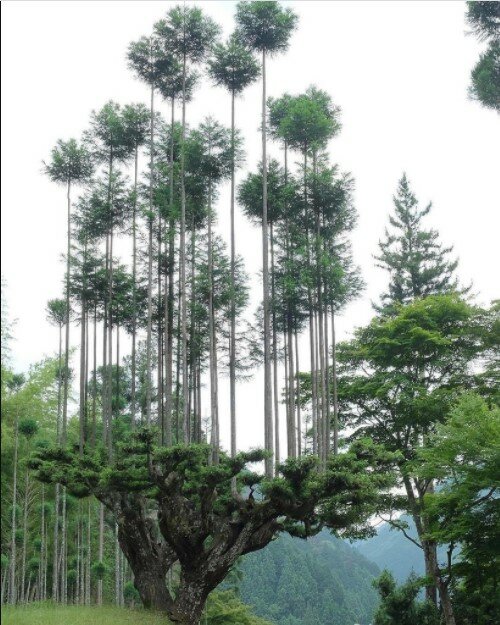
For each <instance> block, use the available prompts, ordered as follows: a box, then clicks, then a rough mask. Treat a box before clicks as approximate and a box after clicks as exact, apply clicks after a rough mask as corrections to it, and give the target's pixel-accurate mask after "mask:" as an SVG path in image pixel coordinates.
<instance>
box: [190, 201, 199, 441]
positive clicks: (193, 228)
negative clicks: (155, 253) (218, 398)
mask: <svg viewBox="0 0 500 625" xmlns="http://www.w3.org/2000/svg"><path fill="white" fill-rule="evenodd" d="M195 307H196V226H195V221H194V213H193V215H192V218H191V305H190V311H191V312H190V321H191V323H190V328H189V336H190V337H191V342H190V347H191V349H190V350H189V410H188V414H189V424H188V431H189V437H190V441H191V440H196V437H195V428H196V425H195V424H196V406H197V404H196V377H195V374H194V371H195V364H196V349H195V336H196V319H195V312H194V311H195ZM191 415H192V417H193V421H192V422H191ZM191 437H193V438H191Z"/></svg>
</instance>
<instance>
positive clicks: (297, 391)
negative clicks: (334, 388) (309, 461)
mask: <svg viewBox="0 0 500 625" xmlns="http://www.w3.org/2000/svg"><path fill="white" fill-rule="evenodd" d="M294 341H295V371H296V372H297V375H296V378H297V379H296V384H295V401H296V402H297V453H298V456H299V457H300V456H301V455H302V415H301V411H300V377H299V373H300V363H299V339H298V332H297V328H295V330H294Z"/></svg>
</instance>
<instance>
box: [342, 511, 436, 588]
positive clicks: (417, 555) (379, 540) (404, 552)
mask: <svg viewBox="0 0 500 625" xmlns="http://www.w3.org/2000/svg"><path fill="white" fill-rule="evenodd" d="M401 520H402V521H404V522H406V523H408V529H407V530H406V533H407V534H408V535H409V536H410V537H411V538H413V540H418V536H417V531H416V529H415V524H414V523H413V521H412V519H411V518H410V517H408V516H403V517H402V519H401ZM354 546H355V548H356V549H357V551H359V553H361V554H362V555H363V556H364V557H365V558H367V559H368V560H370V561H371V562H373V563H374V564H376V565H377V566H378V567H379V568H380V569H381V570H382V569H387V570H389V571H391V573H392V574H393V575H394V577H395V578H396V580H398V581H399V582H404V581H405V580H406V579H407V578H408V576H409V575H410V574H411V573H412V571H413V572H414V573H416V574H417V575H425V567H424V562H423V559H422V553H421V552H422V550H421V549H419V548H418V546H417V545H416V544H415V543H413V542H411V540H408V539H407V538H405V536H404V535H403V534H402V533H401V532H399V531H398V530H396V529H394V528H393V529H391V528H390V526H389V525H387V523H382V524H381V525H380V526H379V527H378V528H377V535H376V536H373V537H372V538H369V539H367V540H360V541H356V542H355V544H354ZM438 557H439V560H440V561H441V562H445V561H446V550H445V549H443V548H440V549H438Z"/></svg>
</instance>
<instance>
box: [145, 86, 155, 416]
mask: <svg viewBox="0 0 500 625" xmlns="http://www.w3.org/2000/svg"><path fill="white" fill-rule="evenodd" d="M150 113H151V125H150V146H149V150H150V158H149V169H150V177H149V219H148V222H149V223H148V228H149V238H148V318H147V336H146V425H147V426H148V427H149V426H150V425H151V395H152V393H151V386H152V380H151V360H152V359H151V348H152V345H151V342H152V339H151V334H152V316H153V216H152V215H153V177H154V172H153V168H154V87H153V86H151V111H150Z"/></svg>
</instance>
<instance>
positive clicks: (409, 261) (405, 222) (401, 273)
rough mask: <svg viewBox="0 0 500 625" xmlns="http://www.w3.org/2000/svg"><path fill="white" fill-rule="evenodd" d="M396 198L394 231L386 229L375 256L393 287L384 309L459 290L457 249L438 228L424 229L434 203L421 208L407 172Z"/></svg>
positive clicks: (401, 181) (386, 298)
mask: <svg viewBox="0 0 500 625" xmlns="http://www.w3.org/2000/svg"><path fill="white" fill-rule="evenodd" d="M393 201H394V207H395V214H394V216H391V217H390V218H389V223H390V224H391V226H392V230H391V231H390V230H388V229H386V232H385V239H384V240H383V241H380V242H379V248H380V254H379V255H378V256H376V257H375V259H376V260H377V261H378V266H379V267H381V268H382V269H385V270H386V271H388V272H389V277H390V282H389V288H388V291H387V292H386V293H384V294H383V295H382V296H381V300H382V309H386V310H387V311H390V310H391V309H392V308H393V307H394V305H395V304H407V303H408V302H411V301H412V300H414V299H416V298H418V297H427V296H428V295H436V294H439V293H449V292H451V291H455V290H457V289H458V282H457V279H456V278H455V277H454V272H455V269H456V268H457V265H458V262H457V261H456V260H450V259H449V254H450V253H451V252H452V250H453V248H452V247H451V246H450V247H443V246H442V244H441V243H440V242H439V234H438V232H437V231H436V230H426V229H425V228H424V226H423V223H422V222H423V219H424V217H426V216H427V215H428V214H429V212H430V210H431V208H432V204H428V205H427V206H426V207H425V208H420V207H419V204H418V200H417V198H416V197H415V195H414V194H413V193H412V191H411V189H410V183H409V182H408V178H407V177H406V174H403V177H402V178H401V180H400V181H399V184H398V189H397V192H396V195H395V196H394V198H393Z"/></svg>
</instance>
